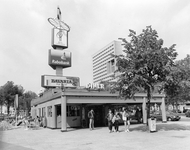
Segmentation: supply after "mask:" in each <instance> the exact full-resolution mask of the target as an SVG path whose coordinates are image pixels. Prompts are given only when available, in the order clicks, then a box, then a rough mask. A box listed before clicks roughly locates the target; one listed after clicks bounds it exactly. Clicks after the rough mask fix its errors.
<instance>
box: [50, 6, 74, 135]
mask: <svg viewBox="0 0 190 150" xmlns="http://www.w3.org/2000/svg"><path fill="white" fill-rule="evenodd" d="M61 19H62V16H61V10H60V8H59V7H57V18H48V21H49V23H50V24H51V25H52V26H53V28H52V34H51V39H52V40H51V46H52V48H53V49H50V50H49V65H50V66H51V67H52V68H53V69H54V70H56V76H59V77H60V76H61V77H62V76H63V69H64V68H67V67H71V52H69V51H68V50H66V49H67V48H68V32H69V31H70V27H69V26H68V25H67V24H66V23H65V22H63V21H62V20H61ZM60 88H61V89H62V95H61V131H63V132H64V131H67V115H66V114H67V99H66V96H64V95H63V92H64V85H63V84H61V85H60ZM53 107H55V106H53ZM54 111H55V110H54ZM54 117H56V116H54ZM55 120H56V119H55ZM55 128H56V127H55Z"/></svg>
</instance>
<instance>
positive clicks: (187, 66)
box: [164, 55, 190, 105]
mask: <svg viewBox="0 0 190 150" xmlns="http://www.w3.org/2000/svg"><path fill="white" fill-rule="evenodd" d="M164 89H165V92H166V95H167V103H168V104H172V105H178V104H179V103H180V102H182V103H183V102H186V101H188V100H190V55H187V57H186V58H184V59H182V60H178V61H176V62H175V66H174V67H173V68H172V70H171V72H170V74H169V76H168V78H167V81H166V82H165V84H164Z"/></svg>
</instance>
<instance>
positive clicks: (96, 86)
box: [86, 83, 104, 91]
mask: <svg viewBox="0 0 190 150" xmlns="http://www.w3.org/2000/svg"><path fill="white" fill-rule="evenodd" d="M86 89H88V90H97V91H100V90H104V84H98V83H89V84H87V85H86Z"/></svg>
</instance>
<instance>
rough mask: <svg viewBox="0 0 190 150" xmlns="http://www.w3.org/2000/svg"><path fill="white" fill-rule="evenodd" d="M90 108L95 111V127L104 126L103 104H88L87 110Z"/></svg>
mask: <svg viewBox="0 0 190 150" xmlns="http://www.w3.org/2000/svg"><path fill="white" fill-rule="evenodd" d="M91 109H93V110H94V113H95V118H94V126H95V127H100V126H104V118H105V117H104V116H105V114H104V110H103V109H104V107H103V105H93V106H88V110H89V111H90V110H91ZM89 111H88V112H89ZM88 112H87V113H88ZM88 122H89V121H88Z"/></svg>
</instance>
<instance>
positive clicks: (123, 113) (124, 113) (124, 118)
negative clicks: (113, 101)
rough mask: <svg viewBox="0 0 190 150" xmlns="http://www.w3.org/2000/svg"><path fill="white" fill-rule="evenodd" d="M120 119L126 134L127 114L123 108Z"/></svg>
mask: <svg viewBox="0 0 190 150" xmlns="http://www.w3.org/2000/svg"><path fill="white" fill-rule="evenodd" d="M122 119H123V122H124V127H125V132H127V112H126V109H125V108H123V112H122Z"/></svg>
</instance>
